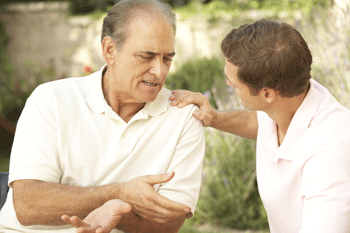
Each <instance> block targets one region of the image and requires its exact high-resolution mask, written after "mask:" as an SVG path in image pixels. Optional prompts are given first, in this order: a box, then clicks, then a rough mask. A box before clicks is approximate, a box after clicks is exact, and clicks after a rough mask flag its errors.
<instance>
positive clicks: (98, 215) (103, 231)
mask: <svg viewBox="0 0 350 233" xmlns="http://www.w3.org/2000/svg"><path fill="white" fill-rule="evenodd" d="M130 211H131V206H130V205H129V204H128V203H125V202H123V201H122V200H118V199H113V200H110V201H107V202H106V203H105V204H103V205H102V206H101V207H99V208H97V209H95V210H94V211H92V212H91V213H90V214H89V215H88V216H87V217H86V218H85V219H84V220H81V219H80V218H79V217H77V216H72V217H70V216H68V215H63V216H62V220H63V221H65V222H66V223H67V224H70V225H71V226H73V227H75V228H77V232H78V233H109V232H111V231H112V230H113V229H114V228H115V226H116V225H117V224H118V223H119V221H120V220H121V219H122V217H123V214H126V213H128V212H130Z"/></svg>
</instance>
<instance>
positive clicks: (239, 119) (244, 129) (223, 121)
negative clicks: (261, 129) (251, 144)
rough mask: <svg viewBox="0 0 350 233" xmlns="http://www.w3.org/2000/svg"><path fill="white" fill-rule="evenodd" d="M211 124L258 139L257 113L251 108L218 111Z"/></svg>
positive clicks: (222, 129) (238, 134)
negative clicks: (250, 109)
mask: <svg viewBox="0 0 350 233" xmlns="http://www.w3.org/2000/svg"><path fill="white" fill-rule="evenodd" d="M210 126H211V127H213V128H215V129H218V130H221V131H225V132H228V133H232V134H235V135H237V136H240V137H244V138H248V139H255V140H256V138H257V134H258V119H257V113H256V111H249V110H233V111H228V112H217V113H216V115H215V118H214V119H213V121H212V124H211V125H210Z"/></svg>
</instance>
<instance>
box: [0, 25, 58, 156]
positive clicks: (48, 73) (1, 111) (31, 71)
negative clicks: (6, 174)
mask: <svg viewBox="0 0 350 233" xmlns="http://www.w3.org/2000/svg"><path fill="white" fill-rule="evenodd" d="M8 42H9V38H8V36H7V35H6V33H5V28H4V25H3V24H2V23H1V22H0V115H1V116H3V117H5V118H6V119H7V120H9V121H10V122H11V123H13V124H15V125H16V123H17V121H18V118H19V116H20V114H21V112H22V110H23V108H24V105H25V102H26V100H27V98H28V97H29V95H30V94H31V93H32V91H33V90H34V89H35V88H36V87H37V86H38V85H40V84H41V83H43V82H44V80H52V79H54V78H55V77H56V74H55V69H54V67H53V65H52V64H51V63H50V62H48V65H47V67H38V66H37V64H36V63H35V62H34V61H28V62H27V63H26V64H23V68H25V69H26V76H25V77H20V76H19V75H18V74H17V72H16V71H15V69H14V68H13V66H12V65H11V62H10V60H9V59H8V57H7V54H6V45H7V43H8ZM0 136H1V139H2V140H1V141H0V155H4V154H6V155H9V151H10V148H11V146H12V141H13V135H11V134H10V133H9V132H7V131H6V130H4V129H3V128H2V127H0Z"/></svg>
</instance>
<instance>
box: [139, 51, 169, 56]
mask: <svg viewBox="0 0 350 233" xmlns="http://www.w3.org/2000/svg"><path fill="white" fill-rule="evenodd" d="M140 53H145V54H147V55H150V56H157V55H159V54H160V53H155V52H152V51H141V52H140ZM166 56H169V57H173V56H175V52H172V53H167V54H166Z"/></svg>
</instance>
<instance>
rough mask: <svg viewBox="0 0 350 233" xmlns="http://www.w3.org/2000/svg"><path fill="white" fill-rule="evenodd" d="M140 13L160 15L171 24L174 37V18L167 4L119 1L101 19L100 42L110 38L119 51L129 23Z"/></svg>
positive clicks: (136, 0) (151, 1)
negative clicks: (107, 37)
mask: <svg viewBox="0 0 350 233" xmlns="http://www.w3.org/2000/svg"><path fill="white" fill-rule="evenodd" d="M141 12H142V13H148V14H149V15H156V14H157V15H161V16H162V17H163V19H165V20H166V21H167V22H168V23H169V24H171V26H172V28H173V31H174V35H175V33H176V17H175V14H174V13H173V11H172V9H171V7H170V6H169V5H168V4H166V3H162V2H160V1H158V0H121V1H119V2H118V3H116V4H115V5H114V6H113V7H112V8H111V9H110V10H109V11H108V14H107V16H106V17H105V18H104V19H103V26H102V35H101V41H103V39H104V38H105V37H106V36H110V37H111V38H112V39H113V40H114V42H115V43H116V46H117V49H118V50H121V48H122V45H123V43H124V41H125V40H126V38H127V36H128V31H127V30H128V26H129V23H130V22H131V21H132V19H133V18H135V16H137V14H140V13H141Z"/></svg>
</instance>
